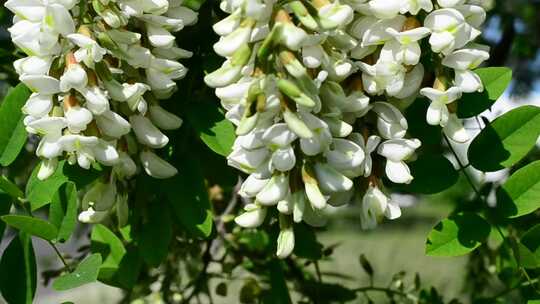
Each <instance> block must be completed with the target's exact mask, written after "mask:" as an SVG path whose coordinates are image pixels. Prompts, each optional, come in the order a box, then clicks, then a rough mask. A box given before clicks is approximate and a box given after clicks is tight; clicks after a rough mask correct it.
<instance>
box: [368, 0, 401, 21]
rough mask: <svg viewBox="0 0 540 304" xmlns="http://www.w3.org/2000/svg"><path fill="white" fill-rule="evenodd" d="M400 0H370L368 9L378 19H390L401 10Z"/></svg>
mask: <svg viewBox="0 0 540 304" xmlns="http://www.w3.org/2000/svg"><path fill="white" fill-rule="evenodd" d="M402 3H403V1H402V0H371V1H369V3H368V5H369V9H370V11H371V13H372V14H373V15H374V16H375V17H377V18H380V19H390V18H394V17H396V16H397V15H398V14H399V12H400V11H401V7H402V5H403V4H402Z"/></svg>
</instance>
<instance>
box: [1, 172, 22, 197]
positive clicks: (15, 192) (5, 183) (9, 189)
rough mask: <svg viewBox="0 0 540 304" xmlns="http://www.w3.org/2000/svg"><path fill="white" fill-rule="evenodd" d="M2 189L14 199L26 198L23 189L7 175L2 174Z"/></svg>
mask: <svg viewBox="0 0 540 304" xmlns="http://www.w3.org/2000/svg"><path fill="white" fill-rule="evenodd" d="M0 190H3V191H4V192H5V193H7V194H9V195H10V196H11V197H13V198H14V199H18V198H24V193H23V192H22V191H21V189H19V187H17V185H15V184H14V183H13V182H12V181H10V180H9V179H7V177H5V176H0Z"/></svg>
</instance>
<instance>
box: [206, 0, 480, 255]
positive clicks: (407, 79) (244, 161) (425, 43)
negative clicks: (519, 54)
mask: <svg viewBox="0 0 540 304" xmlns="http://www.w3.org/2000/svg"><path fill="white" fill-rule="evenodd" d="M220 7H221V9H222V10H223V11H225V12H226V13H228V14H229V16H228V17H226V18H225V19H223V20H221V21H219V22H218V23H216V24H215V25H214V30H215V32H216V33H217V34H219V35H220V36H221V38H220V40H219V41H218V42H217V43H216V44H215V45H214V49H215V51H216V52H217V53H218V54H219V55H221V56H223V57H225V58H226V61H225V62H224V63H223V65H222V67H221V68H219V69H218V70H216V71H214V72H213V73H211V74H209V75H207V76H206V78H205V81H206V83H207V84H208V85H209V86H211V87H215V88H216V95H217V96H218V97H219V98H220V99H221V102H222V105H223V107H224V108H225V109H226V110H227V114H226V117H227V118H228V119H229V120H230V121H231V122H233V123H234V124H235V125H236V126H237V129H236V132H237V135H238V138H237V140H236V142H235V144H234V150H233V152H232V153H231V154H230V155H229V157H228V162H229V165H231V166H233V167H235V168H238V169H239V170H241V171H243V172H245V173H247V174H249V177H248V178H247V179H246V180H245V182H244V183H243V185H242V187H241V190H240V194H241V195H242V196H243V197H244V198H246V199H247V200H248V201H250V202H251V203H250V204H248V205H247V206H246V207H245V212H244V213H243V214H241V215H240V216H238V217H237V218H236V223H237V224H238V225H240V226H242V227H247V228H254V227H257V226H259V225H261V224H262V223H263V222H264V220H265V217H266V215H267V210H268V208H270V207H272V206H277V210H278V211H279V224H280V228H281V232H280V234H279V237H278V248H277V255H278V256H279V257H282V258H283V257H287V256H288V255H289V254H290V253H291V252H292V250H293V248H294V233H293V228H292V223H293V222H301V221H304V222H306V223H307V224H309V225H312V226H320V225H324V223H325V219H324V217H323V216H322V211H323V210H324V209H325V208H326V207H327V206H328V205H332V206H340V205H343V204H347V203H349V202H357V203H358V204H359V205H360V206H361V209H362V211H361V223H362V227H363V228H365V229H370V228H374V227H375V226H376V225H377V222H378V221H379V220H380V218H381V217H386V218H388V219H395V218H397V217H399V216H400V215H401V211H400V207H399V206H398V204H397V203H396V202H393V201H392V200H391V199H390V196H389V195H388V194H387V193H385V192H386V190H385V189H384V187H383V185H382V179H383V178H384V177H386V178H387V179H388V180H390V181H391V182H393V183H397V184H407V183H410V182H411V181H412V180H413V176H411V172H410V170H409V167H408V165H407V162H408V161H410V160H411V159H413V158H414V156H415V151H416V150H417V149H418V148H419V147H420V146H421V142H420V141H419V140H418V139H414V138H410V137H409V136H408V132H407V130H408V123H407V120H406V119H405V117H404V115H403V114H402V113H403V110H404V109H405V108H406V107H407V106H408V105H410V104H411V103H412V102H413V101H414V100H415V99H416V98H417V97H419V96H420V95H423V96H425V97H427V98H428V99H429V100H430V101H431V104H430V107H429V109H428V111H427V113H426V119H427V122H428V123H429V124H431V125H440V126H441V127H442V128H443V130H444V133H445V134H446V135H447V136H448V137H449V138H451V139H452V140H455V141H458V142H464V141H467V140H468V139H469V137H468V134H467V132H466V131H465V129H464V128H463V125H462V123H461V122H460V120H459V119H458V117H457V116H456V114H455V112H456V108H457V104H456V103H454V102H455V101H456V100H458V99H459V98H460V97H461V95H462V93H469V92H476V91H482V90H483V85H482V82H481V81H480V79H479V77H478V75H476V74H475V73H474V72H473V71H472V70H473V69H475V68H476V67H478V66H479V65H480V64H481V63H482V62H483V61H485V60H486V59H488V57H489V53H488V52H487V49H486V47H485V46H481V45H478V44H474V43H472V41H473V40H474V39H475V38H476V37H477V36H478V35H479V34H480V26H481V25H482V23H483V22H484V19H485V17H486V13H485V11H484V9H483V8H482V7H481V6H478V5H474V4H470V3H467V1H466V0H438V1H431V0H370V1H367V0H333V1H332V0H312V1H300V0H293V1H285V2H277V1H273V0H234V1H232V0H223V1H222V2H221V6H220Z"/></svg>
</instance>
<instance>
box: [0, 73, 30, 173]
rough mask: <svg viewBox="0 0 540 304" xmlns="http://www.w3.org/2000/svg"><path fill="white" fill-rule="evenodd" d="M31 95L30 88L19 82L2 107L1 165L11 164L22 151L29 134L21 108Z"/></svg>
mask: <svg viewBox="0 0 540 304" xmlns="http://www.w3.org/2000/svg"><path fill="white" fill-rule="evenodd" d="M29 96H30V90H28V88H27V87H26V86H25V85H24V84H22V83H21V84H19V85H17V86H16V87H15V88H14V89H11V90H10V91H9V92H8V95H7V96H6V98H5V99H4V101H3V102H2V104H1V107H0V165H2V166H8V165H10V164H11V163H12V162H13V161H14V160H15V159H16V158H17V156H18V155H19V153H20V152H21V150H22V148H23V146H24V143H25V142H26V138H27V134H26V129H25V127H24V123H23V117H24V115H23V113H22V112H21V108H22V107H23V106H24V104H25V103H26V100H27V99H28V97H29Z"/></svg>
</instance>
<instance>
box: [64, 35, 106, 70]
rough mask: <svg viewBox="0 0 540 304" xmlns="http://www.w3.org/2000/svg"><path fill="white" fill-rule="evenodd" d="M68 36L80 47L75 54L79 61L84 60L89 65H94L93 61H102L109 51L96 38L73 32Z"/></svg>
mask: <svg viewBox="0 0 540 304" xmlns="http://www.w3.org/2000/svg"><path fill="white" fill-rule="evenodd" d="M67 38H68V39H69V40H70V41H71V42H73V43H74V44H75V45H77V46H78V47H79V49H78V50H77V51H75V53H74V54H73V55H74V56H75V59H76V60H77V62H84V63H85V64H86V65H87V66H92V65H93V62H100V61H101V60H102V59H103V56H104V55H105V54H106V53H107V51H106V50H105V49H104V48H102V47H100V46H99V45H98V44H97V42H96V41H95V40H93V39H92V38H89V37H87V36H85V35H82V34H71V35H68V36H67Z"/></svg>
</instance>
